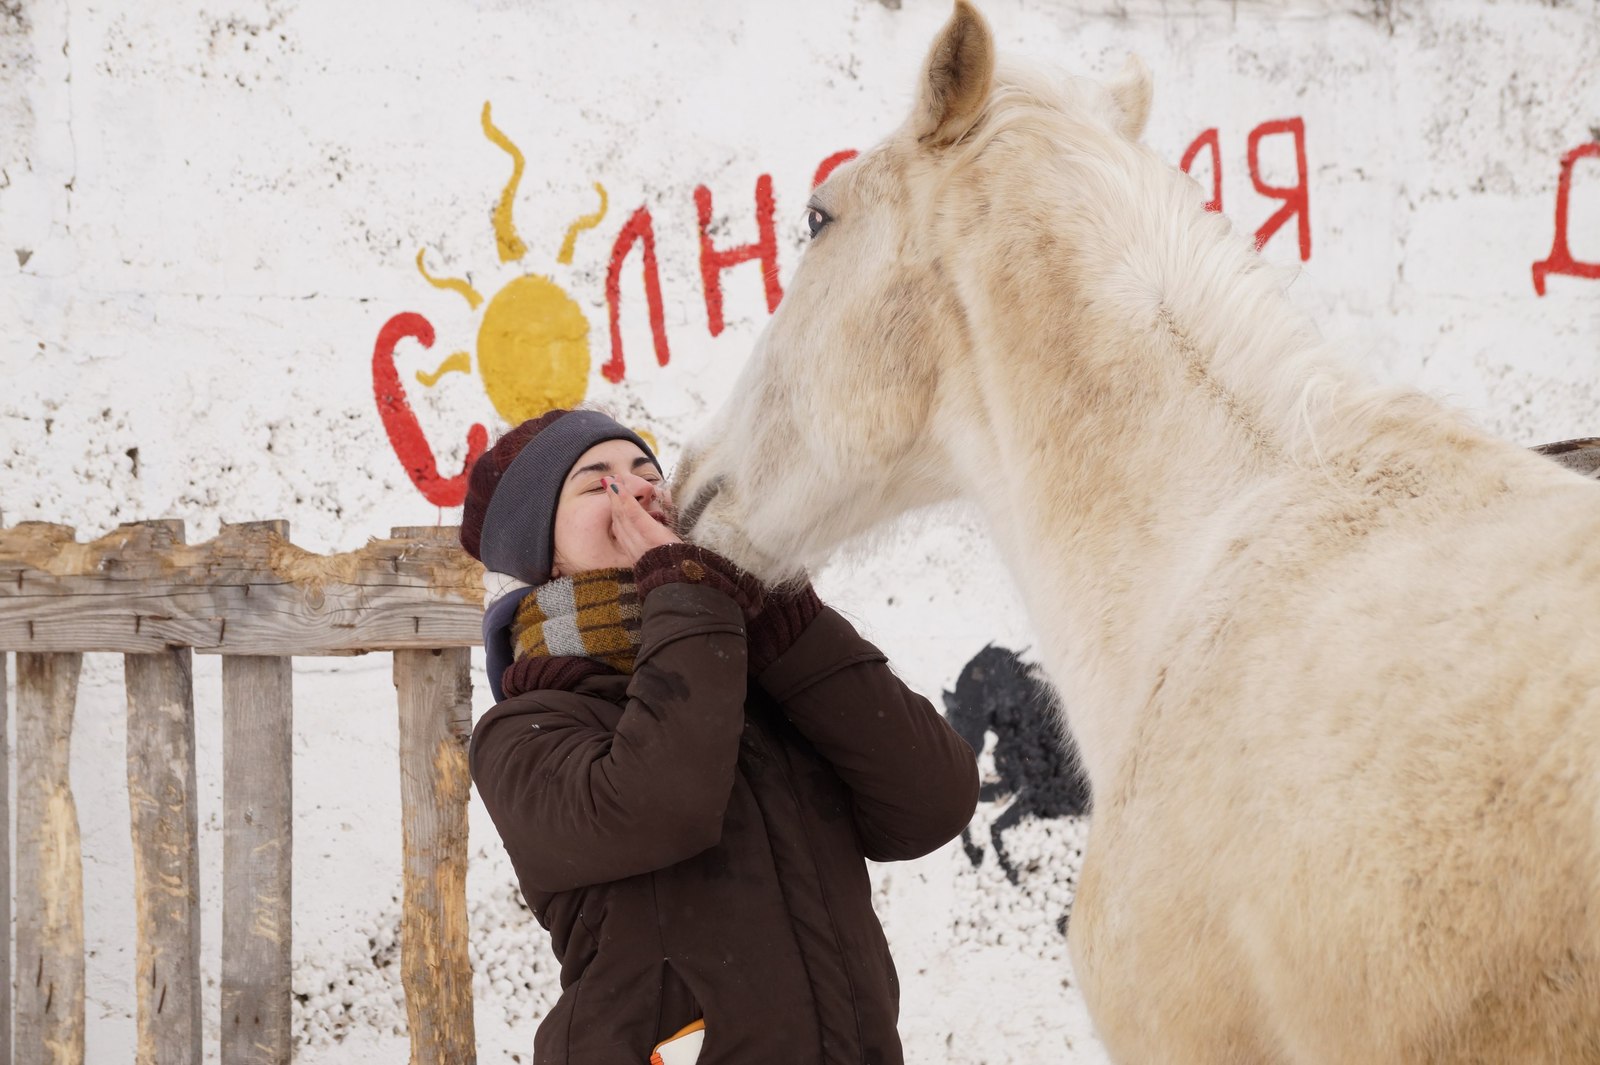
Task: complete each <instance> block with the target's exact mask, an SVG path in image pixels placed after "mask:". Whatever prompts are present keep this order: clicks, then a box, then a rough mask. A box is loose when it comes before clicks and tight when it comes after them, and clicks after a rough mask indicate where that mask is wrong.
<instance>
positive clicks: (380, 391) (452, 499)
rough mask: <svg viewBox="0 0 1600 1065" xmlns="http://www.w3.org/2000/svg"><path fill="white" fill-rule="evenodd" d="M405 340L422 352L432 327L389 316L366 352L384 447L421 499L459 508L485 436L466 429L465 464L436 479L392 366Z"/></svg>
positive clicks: (413, 318) (415, 318)
mask: <svg viewBox="0 0 1600 1065" xmlns="http://www.w3.org/2000/svg"><path fill="white" fill-rule="evenodd" d="M406 337H411V338H412V339H414V340H416V341H417V342H418V343H420V344H421V345H422V346H423V347H425V348H431V347H433V326H432V325H431V324H430V323H429V322H428V320H427V319H426V318H424V317H422V315H420V314H413V313H411V312H410V311H405V312H402V313H400V314H397V315H395V316H394V317H393V318H391V319H389V320H388V321H387V322H385V323H384V324H383V328H382V329H380V330H379V331H378V343H377V344H376V345H374V346H373V349H372V393H373V396H374V397H375V398H376V399H377V401H378V417H380V418H382V419H383V428H384V430H385V431H386V432H387V433H388V434H389V446H390V447H392V448H394V453H395V454H396V455H398V456H399V458H400V462H401V464H402V465H404V466H405V468H406V475H407V476H408V477H410V478H411V483H412V484H414V485H416V486H417V489H418V490H419V491H420V492H421V493H422V495H423V498H425V499H426V500H427V501H428V502H430V503H432V504H433V505H434V506H436V507H459V506H460V505H461V503H462V501H463V500H464V499H466V498H467V473H468V471H470V470H471V469H472V464H473V463H474V462H477V461H478V456H479V455H481V454H483V453H484V452H485V451H487V450H488V448H489V434H488V432H487V431H485V429H484V428H483V426H481V425H473V427H472V428H470V429H468V430H467V461H466V462H465V463H464V464H463V465H462V467H461V472H460V473H458V474H456V475H455V476H454V477H441V476H440V475H439V464H438V462H437V461H436V460H435V459H434V457H433V448H431V447H429V446H428V441H427V439H426V438H424V437H423V435H422V426H421V424H420V423H418V421H417V416H416V414H415V413H413V412H412V410H411V404H409V403H407V402H406V390H405V389H404V388H403V387H401V385H400V373H399V371H398V370H396V369H395V368H394V349H395V345H396V344H398V343H400V341H401V340H403V339H405V338H406Z"/></svg>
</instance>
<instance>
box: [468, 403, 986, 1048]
mask: <svg viewBox="0 0 1600 1065" xmlns="http://www.w3.org/2000/svg"><path fill="white" fill-rule="evenodd" d="M671 515H672V511H671V505H670V500H669V497H668V493H667V489H666V486H665V484H664V482H663V477H662V472H661V467H660V464H659V463H658V462H657V461H656V458H655V455H654V454H653V453H652V452H651V449H650V447H649V446H648V445H647V444H646V443H645V441H644V440H642V439H641V438H639V437H638V436H637V435H635V434H634V433H632V432H630V431H629V430H627V429H625V428H624V427H622V426H621V425H619V424H617V423H616V422H615V421H613V420H611V419H610V418H608V417H607V416H605V415H603V414H600V413H599V412H596V411H552V412H550V413H549V414H546V415H544V416H543V417H540V418H537V419H535V420H533V421H529V422H525V423H523V424H522V425H520V426H518V427H517V428H515V429H513V430H511V431H510V432H509V433H507V434H506V436H505V437H503V438H502V439H501V440H500V441H499V442H498V443H496V445H495V446H494V448H493V449H491V450H490V451H489V452H488V453H487V454H485V455H484V456H483V457H482V458H481V459H479V460H478V462H477V464H476V465H474V467H473V470H472V475H471V478H470V482H469V490H468V496H467V501H466V508H465V511H464V514H463V519H462V527H461V541H462V544H463V546H464V547H465V548H466V549H467V551H468V552H469V553H471V554H472V555H473V556H474V557H476V558H478V559H480V560H481V561H482V562H483V563H484V565H485V568H486V569H487V570H488V571H489V572H488V575H487V576H486V577H485V581H486V583H487V585H488V586H489V589H490V599H491V602H490V603H489V604H488V606H487V609H486V612H485V617H484V644H485V647H486V649H487V657H488V664H489V683H490V687H491V688H492V689H493V690H494V694H495V698H496V699H497V700H498V702H497V705H496V706H495V707H494V709H493V710H491V711H490V712H489V713H487V714H486V715H484V717H483V718H482V720H480V721H479V722H478V725H477V727H476V729H475V730H474V732H473V737H472V751H471V760H472V777H473V781H474V782H475V784H476V785H477V788H478V793H479V795H480V796H481V797H482V799H483V802H484V805H485V806H486V807H487V808H488V810H489V813H490V815H491V816H492V817H493V819H494V822H495V826H496V827H497V828H498V829H499V831H500V836H501V839H502V840H504V842H505V846H506V849H507V851H508V852H509V854H510V856H511V861H512V865H513V866H514V867H515V869H516V872H517V877H518V879H519V881H520V883H521V886H522V892H523V895H524V896H525V897H526V898H527V901H528V904H529V906H530V907H532V909H533V912H534V914H535V915H536V916H537V917H538V918H539V921H540V923H541V924H543V925H544V927H545V928H547V929H548V930H549V931H550V934H551V942H552V946H553V948H554V950H555V953H556V955H557V957H558V959H559V960H560V962H561V987H562V994H561V998H560V1000H559V1001H558V1002H557V1003H556V1006H555V1008H554V1009H553V1010H552V1011H551V1012H550V1014H549V1016H547V1017H546V1018H545V1019H544V1021H543V1023H541V1024H540V1026H539V1031H538V1035H537V1036H536V1038H535V1050H534V1060H535V1062H536V1063H537V1065H555V1063H563V1065H565V1063H574V1065H644V1063H645V1062H647V1061H661V1062H665V1063H668V1065H671V1063H673V1062H677V1061H696V1060H698V1061H699V1062H700V1063H701V1065H755V1063H773V1065H776V1063H779V1062H782V1063H808V1065H809V1063H813V1062H814V1063H818V1065H822V1063H828V1065H832V1063H843V1062H851V1063H872V1065H899V1063H900V1062H901V1061H902V1055H901V1049H900V1039H899V1035H898V1033H897V1031H896V1028H895V1019H896V1015H897V1011H898V999H899V988H898V984H897V981H896V978H895V971H894V965H893V963H892V962H891V960H890V958H889V952H888V947H887V944H886V943H885V941H884V937H883V931H882V929H881V928H880V926H879V924H878V919H877V916H876V914H874V912H873V910H872V903H871V886H870V884H869V882H868V878H867V868H866V861H867V860H869V859H870V860H873V861H898V860H903V859H908V858H915V857H918V856H920V855H923V854H926V853H928V852H929V851H931V850H933V849H935V848H936V847H939V846H941V845H942V844H944V843H945V842H947V841H948V840H950V839H952V838H953V837H954V836H955V835H956V834H957V833H959V832H960V831H961V829H962V828H963V827H964V826H965V825H966V823H967V821H968V819H969V818H970V817H971V815H972V811H973V807H974V804H975V803H976V801H977V791H978V778H977V767H976V763H975V760H974V757H973V752H972V749H971V748H970V747H968V746H967V744H966V743H965V742H964V741H963V740H962V739H961V738H960V737H959V736H958V735H957V734H956V733H955V732H954V731H953V730H952V729H950V728H949V727H948V726H947V725H946V724H945V722H944V719H943V718H941V717H940V716H939V714H938V713H937V712H935V711H934V709H933V708H932V707H931V706H930V705H929V704H928V702H927V700H925V699H923V698H922V697H921V696H919V695H917V694H916V693H914V692H912V691H911V690H910V689H909V688H907V687H906V686H905V685H904V684H902V683H901V682H900V681H899V679H897V678H896V677H895V675H894V674H893V673H892V672H891V671H890V669H889V666H888V665H887V663H886V661H885V659H884V656H883V654H882V653H881V652H879V651H878V649H877V648H875V647H873V646H872V645H871V644H870V643H868V642H867V641H866V640H864V639H862V638H861V637H860V636H859V635H857V634H856V632H855V630H854V629H853V628H852V627H851V626H850V624H849V623H848V622H846V621H845V620H844V618H842V617H840V616H839V615H838V614H837V613H835V612H833V611H832V610H830V609H828V608H827V607H825V606H823V605H822V603H821V602H820V601H819V600H818V599H817V596H816V593H815V592H814V591H812V589H811V587H810V586H809V585H806V586H804V587H803V588H801V589H799V590H798V591H794V592H789V593H783V594H779V593H777V592H775V591H774V590H772V589H768V588H764V587H762V586H761V585H760V584H758V583H757V582H756V581H755V580H754V579H753V578H751V577H750V576H748V575H747V574H745V573H743V572H742V571H740V570H738V569H736V568H735V567H734V566H733V565H732V564H731V563H730V562H728V561H727V560H725V559H723V558H721V557H720V556H718V555H715V554H713V553H712V552H710V551H707V550H705V549H703V548H700V547H696V546H694V545H692V544H686V543H684V542H682V541H681V540H679V538H678V537H677V535H676V534H675V533H674V532H673V531H672V520H671Z"/></svg>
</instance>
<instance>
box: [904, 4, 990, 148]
mask: <svg viewBox="0 0 1600 1065" xmlns="http://www.w3.org/2000/svg"><path fill="white" fill-rule="evenodd" d="M993 83H994V37H993V36H992V35H991V34H990V33H989V24H988V23H986V22H985V21H984V20H983V16H982V15H980V14H978V10H977V8H975V7H973V6H972V5H971V4H969V3H967V0H956V9H955V12H954V13H953V14H952V15H951V16H950V21H949V22H946V23H945V24H944V29H942V30H940V31H939V37H938V39H937V40H935V41H934V42H933V47H932V48H930V49H928V60H927V62H926V63H925V64H924V65H923V72H922V90H921V92H920V93H919V94H918V98H917V110H916V114H915V116H914V119H913V122H912V129H913V132H915V133H916V135H917V140H919V141H921V142H922V143H924V144H931V145H933V146H935V147H942V146H944V145H946V144H950V143H953V142H954V141H956V140H958V139H960V137H961V136H962V134H964V133H966V132H967V130H969V129H971V128H972V124H973V123H974V122H976V121H977V120H978V114H979V113H980V112H981V111H982V110H983V104H984V101H986V100H987V99H988V98H989V88H990V86H991V85H992V84H993Z"/></svg>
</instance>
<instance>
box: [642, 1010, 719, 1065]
mask: <svg viewBox="0 0 1600 1065" xmlns="http://www.w3.org/2000/svg"><path fill="white" fill-rule="evenodd" d="M705 1038H706V1022H705V1021H703V1020H701V1021H695V1022H694V1023H693V1024H689V1025H685V1026H684V1027H683V1028H680V1029H679V1030H678V1031H677V1032H675V1033H673V1035H672V1038H670V1039H664V1040H662V1041H661V1042H660V1043H657V1044H656V1048H655V1050H653V1051H651V1052H650V1065H694V1063H695V1062H696V1061H698V1060H700V1044H701V1043H704V1042H705Z"/></svg>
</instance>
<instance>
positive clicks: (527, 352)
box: [478, 274, 589, 425]
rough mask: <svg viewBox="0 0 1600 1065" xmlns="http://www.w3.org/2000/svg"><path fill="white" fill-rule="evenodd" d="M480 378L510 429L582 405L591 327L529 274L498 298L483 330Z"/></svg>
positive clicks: (547, 283) (561, 295) (543, 280)
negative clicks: (562, 408)
mask: <svg viewBox="0 0 1600 1065" xmlns="http://www.w3.org/2000/svg"><path fill="white" fill-rule="evenodd" d="M478 373H479V374H480V375H482V377H483V389H484V391H485V392H486V393H488V396H489V402H491V403H493V404H494V409H495V410H497V411H499V412H500V417H502V418H504V419H505V420H506V422H507V423H508V424H510V425H519V424H521V423H522V422H523V421H526V420H527V419H529V418H536V417H538V416H539V415H541V414H543V413H544V412H545V411H547V410H554V409H555V408H557V407H575V406H577V405H578V404H579V403H581V402H583V398H584V391H585V388H586V386H587V383H588V380H589V321H588V319H586V318H585V317H584V316H583V312H582V311H581V310H579V309H578V305H577V304H576V303H574V302H573V301H572V297H570V296H568V295H567V294H566V293H565V292H563V291H561V289H560V288H559V287H558V286H557V285H556V284H555V282H553V281H551V280H550V279H549V278H547V277H541V276H539V275H538V274H524V275H523V276H522V277H518V278H516V279H514V280H512V281H511V282H509V283H508V284H507V285H506V286H505V288H502V289H501V290H500V291H499V292H497V293H495V295H494V298H493V299H491V300H490V301H489V306H488V307H487V308H486V309H485V310H484V312H483V323H482V324H481V325H480V326H479V327H478Z"/></svg>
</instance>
